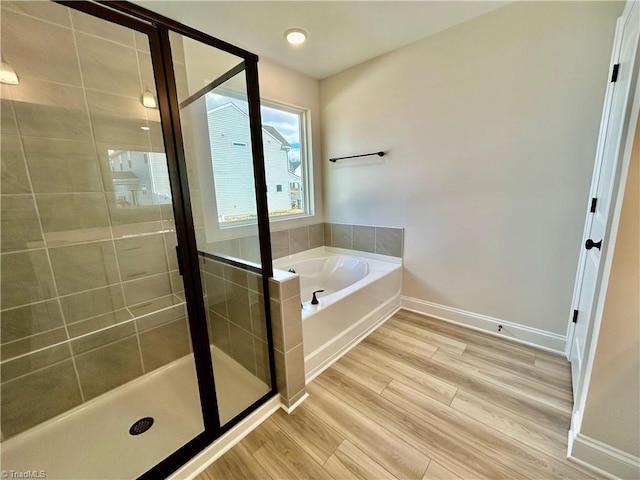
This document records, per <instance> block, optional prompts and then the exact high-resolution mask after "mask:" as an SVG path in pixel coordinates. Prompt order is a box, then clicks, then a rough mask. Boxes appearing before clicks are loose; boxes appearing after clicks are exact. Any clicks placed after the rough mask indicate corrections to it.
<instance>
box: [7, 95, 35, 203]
mask: <svg viewBox="0 0 640 480" xmlns="http://www.w3.org/2000/svg"><path fill="white" fill-rule="evenodd" d="M0 108H2V127H1V128H2V132H6V131H8V130H9V128H7V129H5V123H6V121H5V115H7V114H6V113H5V110H11V106H10V105H9V102H7V101H6V100H2V106H1V107H0ZM0 162H1V163H2V177H0V182H1V184H0V193H1V194H2V195H7V194H16V193H31V189H30V187H29V179H28V178H27V167H26V163H25V160H24V155H23V154H22V149H21V147H20V137H18V136H15V135H5V134H4V133H3V134H2V135H0Z"/></svg>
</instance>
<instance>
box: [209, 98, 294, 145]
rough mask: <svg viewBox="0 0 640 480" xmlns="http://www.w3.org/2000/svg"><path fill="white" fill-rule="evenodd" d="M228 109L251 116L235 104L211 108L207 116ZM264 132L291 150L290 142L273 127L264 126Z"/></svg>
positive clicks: (230, 103)
mask: <svg viewBox="0 0 640 480" xmlns="http://www.w3.org/2000/svg"><path fill="white" fill-rule="evenodd" d="M226 108H233V109H235V110H236V111H237V112H239V113H241V114H242V115H243V116H244V117H246V118H249V116H248V115H247V114H246V113H244V112H243V111H242V110H241V109H240V107H238V106H237V105H236V104H235V103H233V102H229V103H225V104H223V105H220V106H218V107H215V108H211V109H209V110H207V114H209V113H212V112H217V111H220V110H224V109H226ZM262 130H264V132H265V133H266V134H268V135H269V136H271V137H273V138H274V139H275V140H276V141H278V142H280V143H281V144H282V146H283V147H286V148H291V144H290V143H289V142H287V140H286V139H285V138H284V137H283V136H282V134H281V133H280V132H279V131H278V130H277V129H276V128H275V127H272V126H271V125H262Z"/></svg>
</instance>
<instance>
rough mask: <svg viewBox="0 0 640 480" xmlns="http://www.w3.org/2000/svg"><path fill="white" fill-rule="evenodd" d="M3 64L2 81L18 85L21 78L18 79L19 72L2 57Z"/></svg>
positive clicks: (0, 78) (0, 73)
mask: <svg viewBox="0 0 640 480" xmlns="http://www.w3.org/2000/svg"><path fill="white" fill-rule="evenodd" d="M1 60H2V66H1V67H0V82H2V83H7V84H9V85H18V83H20V80H18V74H17V73H16V71H15V70H14V69H13V67H12V66H11V65H10V64H9V63H8V62H7V61H6V60H5V59H4V57H1Z"/></svg>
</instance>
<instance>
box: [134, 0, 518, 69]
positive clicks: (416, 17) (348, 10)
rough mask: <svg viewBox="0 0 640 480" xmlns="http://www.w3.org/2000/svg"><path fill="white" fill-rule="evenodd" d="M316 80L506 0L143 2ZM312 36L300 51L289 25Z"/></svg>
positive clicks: (477, 13) (494, 6)
mask: <svg viewBox="0 0 640 480" xmlns="http://www.w3.org/2000/svg"><path fill="white" fill-rule="evenodd" d="M135 3H138V4H140V5H142V6H145V7H146V8H149V9H151V10H154V11H156V12H158V13H161V14H163V15H165V16H167V17H170V18H172V19H174V20H178V21H180V22H182V23H184V24H186V25H189V26H191V27H194V28H197V29H198V30H201V31H203V32H205V33H208V34H210V35H212V36H214V37H217V38H220V39H222V40H225V41H227V42H229V43H232V44H234V45H237V46H239V47H242V48H244V49H246V50H249V51H251V52H253V53H256V54H257V55H259V56H260V57H262V58H267V59H269V60H272V61H274V62H277V63H279V64H281V65H284V66H287V67H289V68H292V69H294V70H297V71H299V72H302V73H304V74H307V75H309V76H311V77H314V78H317V79H323V78H326V77H329V76H331V75H333V74H335V73H338V72H340V71H342V70H345V69H347V68H349V67H352V66H354V65H357V64H359V63H362V62H365V61H367V60H369V59H371V58H374V57H377V56H379V55H382V54H384V53H387V52H390V51H392V50H395V49H397V48H399V47H402V46H404V45H407V44H409V43H412V42H415V41H416V40H419V39H421V38H424V37H427V36H429V35H433V34H435V33H438V32H441V31H443V30H446V29H447V28H450V27H452V26H454V25H458V24H460V23H462V22H465V21H467V20H470V19H472V18H474V17H477V16H479V15H482V14H484V13H487V12H489V11H491V10H493V9H495V8H498V7H501V6H503V5H505V4H506V3H508V2H506V1H349V2H343V1H329V0H325V1H257V2H256V1H175V0H169V1H158V0H155V1H136V2H135ZM293 27H297V28H302V29H304V30H306V31H307V32H308V34H309V38H308V39H307V42H306V43H305V44H304V45H303V46H301V47H292V46H290V45H289V44H288V43H287V42H286V41H285V39H284V31H285V30H287V29H288V28H293Z"/></svg>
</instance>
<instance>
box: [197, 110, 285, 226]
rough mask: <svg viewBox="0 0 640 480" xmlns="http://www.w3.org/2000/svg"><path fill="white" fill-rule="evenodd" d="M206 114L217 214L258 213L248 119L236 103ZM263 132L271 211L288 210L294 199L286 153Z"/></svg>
mask: <svg viewBox="0 0 640 480" xmlns="http://www.w3.org/2000/svg"><path fill="white" fill-rule="evenodd" d="M207 117H208V121H209V137H210V139H211V157H212V159H213V175H214V184H215V191H216V200H217V202H218V215H219V216H224V217H228V216H233V215H243V214H250V213H255V212H256V202H255V191H254V183H253V182H254V180H253V162H252V155H251V136H250V129H249V118H248V117H247V115H246V114H245V113H244V112H242V111H241V110H240V109H239V108H238V107H236V106H235V105H233V104H226V105H223V106H221V107H218V108H216V109H213V110H209V112H207ZM262 135H263V139H264V142H263V143H264V157H265V166H266V180H267V201H268V203H269V210H270V211H278V210H288V209H289V208H291V201H290V195H289V173H288V168H287V162H288V159H287V152H286V151H285V150H283V149H282V144H281V143H280V142H279V141H278V140H277V139H276V138H274V137H273V136H272V135H270V134H269V133H268V132H266V131H265V130H263V131H262ZM234 143H235V144H236V145H234ZM238 144H239V145H238ZM243 144H244V146H242V145H243ZM277 185H282V192H277ZM220 220H221V221H224V219H223V218H220Z"/></svg>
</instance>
